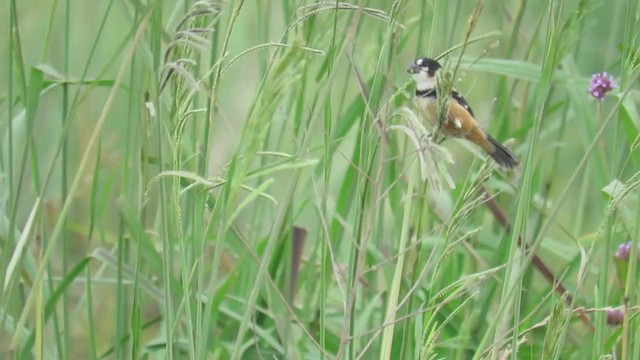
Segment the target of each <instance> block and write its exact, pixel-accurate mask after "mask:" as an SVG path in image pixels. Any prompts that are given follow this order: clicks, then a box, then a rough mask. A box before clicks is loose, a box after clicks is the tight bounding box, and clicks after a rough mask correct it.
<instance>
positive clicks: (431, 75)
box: [407, 58, 519, 169]
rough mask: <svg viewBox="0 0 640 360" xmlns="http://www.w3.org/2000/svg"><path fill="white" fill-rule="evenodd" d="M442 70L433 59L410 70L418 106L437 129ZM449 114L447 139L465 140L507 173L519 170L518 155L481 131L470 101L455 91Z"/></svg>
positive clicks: (443, 127)
mask: <svg viewBox="0 0 640 360" xmlns="http://www.w3.org/2000/svg"><path fill="white" fill-rule="evenodd" d="M441 69H442V66H441V65H440V63H438V62H437V61H436V60H434V59H430V58H418V59H416V60H415V61H414V62H413V63H411V65H409V68H408V69H407V72H408V73H409V74H411V76H412V77H413V79H414V80H415V82H416V99H417V103H418V106H419V107H420V109H421V110H422V111H423V112H424V113H425V114H426V115H427V117H428V118H429V119H428V120H429V121H431V122H432V124H433V125H434V126H437V125H438V124H437V123H436V122H437V120H436V118H437V113H438V100H437V99H438V96H439V95H438V94H437V93H436V74H437V73H438V71H440V70H441ZM448 114H449V116H448V118H447V120H446V121H445V122H444V123H443V124H442V125H440V132H441V133H442V134H443V135H445V136H451V137H462V138H465V139H467V140H469V141H471V142H472V143H474V144H476V145H478V146H479V147H480V148H482V150H484V151H485V152H487V154H489V155H490V156H491V157H492V158H493V159H494V160H495V161H496V162H497V163H498V164H499V165H501V166H503V167H505V168H507V169H514V168H516V167H518V164H519V163H518V159H516V157H515V155H513V153H512V152H511V151H510V150H509V149H507V148H506V147H505V146H504V145H502V144H501V143H499V142H498V141H497V140H496V139H494V138H492V137H491V136H490V135H489V134H487V133H486V132H485V131H484V130H483V129H482V128H481V127H480V124H479V123H478V121H477V120H476V118H475V115H474V114H473V110H471V107H470V106H469V104H468V103H467V101H466V100H465V99H464V97H462V95H460V93H459V92H457V91H455V90H452V91H451V94H450V95H449V112H448Z"/></svg>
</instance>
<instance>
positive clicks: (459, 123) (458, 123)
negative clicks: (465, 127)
mask: <svg viewBox="0 0 640 360" xmlns="http://www.w3.org/2000/svg"><path fill="white" fill-rule="evenodd" d="M453 126H455V127H456V129H462V121H460V119H458V118H455V119H454V120H453Z"/></svg>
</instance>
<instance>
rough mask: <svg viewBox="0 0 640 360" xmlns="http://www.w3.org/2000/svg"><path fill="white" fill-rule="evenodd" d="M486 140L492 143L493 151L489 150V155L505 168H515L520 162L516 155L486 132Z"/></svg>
mask: <svg viewBox="0 0 640 360" xmlns="http://www.w3.org/2000/svg"><path fill="white" fill-rule="evenodd" d="M487 140H489V142H490V143H491V145H493V151H492V152H489V156H491V157H492V158H493V160H495V161H496V162H497V163H498V164H499V165H501V166H504V167H505V168H507V169H514V168H517V167H518V165H519V164H520V163H519V162H518V159H516V156H515V155H513V153H512V152H511V150H509V149H507V148H506V147H505V146H504V145H502V144H501V143H500V142H499V141H498V140H496V139H494V138H492V137H491V136H490V135H489V134H487Z"/></svg>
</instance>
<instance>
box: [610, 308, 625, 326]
mask: <svg viewBox="0 0 640 360" xmlns="http://www.w3.org/2000/svg"><path fill="white" fill-rule="evenodd" d="M623 321H624V310H622V309H621V308H615V309H611V310H607V324H608V325H609V326H618V325H620V324H622V322H623Z"/></svg>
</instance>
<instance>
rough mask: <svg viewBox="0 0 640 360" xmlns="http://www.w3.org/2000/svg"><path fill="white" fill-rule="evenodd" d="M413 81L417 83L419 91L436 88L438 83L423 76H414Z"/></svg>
mask: <svg viewBox="0 0 640 360" xmlns="http://www.w3.org/2000/svg"><path fill="white" fill-rule="evenodd" d="M412 76H413V80H415V81H416V89H418V90H430V89H435V88H436V81H435V78H434V79H428V78H427V77H426V76H425V75H423V74H413V75H412Z"/></svg>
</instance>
